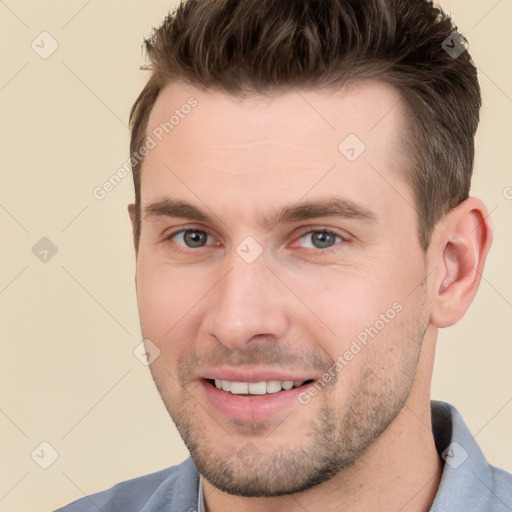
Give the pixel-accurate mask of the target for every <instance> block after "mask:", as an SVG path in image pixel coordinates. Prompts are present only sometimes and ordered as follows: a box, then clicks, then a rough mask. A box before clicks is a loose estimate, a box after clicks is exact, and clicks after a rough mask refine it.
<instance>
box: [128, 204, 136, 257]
mask: <svg viewBox="0 0 512 512" xmlns="http://www.w3.org/2000/svg"><path fill="white" fill-rule="evenodd" d="M128 215H129V216H130V221H131V223H132V234H133V245H134V247H135V255H137V252H138V249H139V248H138V243H137V210H136V206H135V205H134V204H129V205H128Z"/></svg>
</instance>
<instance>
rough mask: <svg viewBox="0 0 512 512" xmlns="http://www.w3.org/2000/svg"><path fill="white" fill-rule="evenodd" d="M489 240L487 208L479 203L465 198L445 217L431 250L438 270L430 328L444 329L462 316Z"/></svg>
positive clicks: (490, 236) (467, 304) (474, 285)
mask: <svg viewBox="0 0 512 512" xmlns="http://www.w3.org/2000/svg"><path fill="white" fill-rule="evenodd" d="M491 241H492V231H491V225H490V222H489V218H488V213H487V209H486V208H485V206H484V204H483V203H482V202H481V201H480V200H478V199H476V198H469V199H467V200H466V201H464V202H463V203H461V204H460V205H459V206H457V207H456V208H454V209H453V210H451V211H450V212H449V213H448V214H447V215H446V220H445V221H443V226H442V227H441V228H440V229H439V230H438V232H437V233H436V240H435V242H434V244H433V246H432V247H431V249H432V250H433V251H436V252H437V258H436V257H435V256H434V259H437V261H436V262H432V263H434V264H435V265H436V266H437V267H438V268H439V272H436V276H437V284H436V285H435V288H434V296H433V301H432V310H431V323H432V325H434V326H435V327H439V328H440V327H448V326H450V325H453V324H455V323H456V322H458V321H459V320H460V319H461V318H462V317H463V316H464V314H465V312H466V311H467V309H468V308H469V306H470V304H471V302H472V300H473V298H474V296H475V294H476V291H477V289H478V285H479V283H480V278H481V275H482V272H483V269H484V264H485V259H486V256H487V253H488V251H489V248H490V246H491Z"/></svg>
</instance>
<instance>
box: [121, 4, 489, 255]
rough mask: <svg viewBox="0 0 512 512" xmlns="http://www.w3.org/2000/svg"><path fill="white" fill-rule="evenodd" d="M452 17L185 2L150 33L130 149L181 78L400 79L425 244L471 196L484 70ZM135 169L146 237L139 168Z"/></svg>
mask: <svg viewBox="0 0 512 512" xmlns="http://www.w3.org/2000/svg"><path fill="white" fill-rule="evenodd" d="M461 42H464V43H465V40H464V39H463V38H462V36H460V35H459V34H458V33H457V32H456V26H455V25H454V24H453V22H452V20H451V19H450V18H449V17H448V16H447V15H446V14H445V13H444V12H443V11H442V10H441V9H440V8H439V7H434V6H433V4H432V2H430V1H427V0H288V1H286V2H285V1H282V0H188V1H182V2H181V3H180V5H179V6H178V7H177V8H176V9H175V10H174V11H173V12H171V13H170V14H169V15H168V16H167V17H166V18H165V20H164V22H163V24H162V25H161V26H160V28H158V29H154V32H153V35H152V36H151V37H150V38H149V39H146V40H145V47H146V51H147V54H148V57H149V60H150V64H149V66H146V67H143V69H149V70H151V77H150V78H149V80H148V82H147V84H146V86H145V87H144V89H143V90H142V92H141V93H140V95H139V97H138V98H137V100H136V101H135V103H134V105H133V107H132V110H131V113H130V127H131V143H130V151H131V153H132V154H133V153H134V152H137V151H138V149H139V148H140V147H142V145H143V144H144V140H145V137H146V130H147V124H148V118H149V114H150V111H151V109H152V107H153V105H154V103H155V101H156V98H157V96H158V94H159V92H160V90H161V89H162V88H163V86H165V85H167V84H169V83H172V82H185V83H188V84H191V85H193V86H195V87H197V88H200V89H203V90H205V89H214V90H220V91H224V92H226V93H227V94H231V95H236V96H244V95H258V94H270V93H272V92H273V91H282V90H283V89H287V88H292V87H302V88H329V89H332V88H341V87H342V86H343V85H346V84H348V83H353V82H355V81H359V80H365V79H377V80H382V81H385V82H387V83H389V84H391V85H393V86H394V87H395V88H396V89H397V90H398V91H399V92H400V94H401V98H402V100H403V102H404V104H405V112H406V113H407V116H406V117H407V118H406V119H405V123H406V125H407V126H406V129H405V130H404V133H405V134H406V135H405V138H406V141H405V142H406V144H403V145H402V146H403V150H404V151H405V153H406V155H407V156H408V161H409V163H410V168H411V169H410V170H408V171H407V172H406V173H405V177H406V179H408V181H409V183H410V185H411V187H412V189H413V192H414V196H415V200H416V205H415V207H416V210H417V213H418V233H419V239H420V243H421V245H422V247H423V249H424V250H426V249H427V248H428V246H429V241H430V237H431V233H432V230H433V228H434V226H435V224H436V223H437V221H438V220H439V219H440V217H441V216H442V215H443V213H445V212H446V211H448V210H450V209H451V208H453V207H455V206H457V205H458V204H459V203H460V202H462V201H464V200H465V199H467V198H468V196H469V189H470V184H471V175H472V170H473V160H474V135H475V132H476V129H477V126H478V121H479V110H480V105H481V98H480V87H479V84H478V79H477V71H476V68H475V66H474V65H473V62H472V60H471V58H470V56H469V54H468V52H467V51H462V53H460V52H457V53H460V55H457V54H454V53H453V52H449V51H447V50H449V49H450V48H456V49H457V47H459V49H461V50H463V49H464V47H462V48H461V47H460V45H461ZM142 163H143V161H142V160H140V161H139V160H137V161H136V162H135V164H134V165H133V168H132V170H133V179H134V185H135V206H136V212H137V214H136V215H137V230H136V233H135V238H136V245H137V246H138V239H139V236H140V174H141V170H142Z"/></svg>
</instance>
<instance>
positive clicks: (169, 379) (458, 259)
mask: <svg viewBox="0 0 512 512" xmlns="http://www.w3.org/2000/svg"><path fill="white" fill-rule="evenodd" d="M190 96H193V97H194V98H196V100H197V102H198V104H197V107H195V109H194V110H192V112H191V113H190V114H189V115H187V116H186V117H185V118H184V119H182V120H181V121H180V123H179V124H178V125H176V126H175V127H174V129H173V130H172V132H170V133H169V134H168V135H166V136H165V137H164V138H163V139H162V141H161V142H159V143H158V144H157V146H156V147H155V148H154V149H152V150H151V151H150V152H149V154H148V155H147V156H146V158H145V161H144V165H143V171H142V180H141V206H142V222H141V237H140V241H139V244H138V246H136V250H137V266H136V286H137V299H138V305H139V313H140V320H141V328H142V333H143V336H144V338H145V339H149V340H151V342H152V343H153V344H154V345H156V346H157V347H158V349H159V350H160V354H159V356H158V357H157V358H156V359H155V361H154V362H153V363H152V364H151V366H150V368H151V372H152V375H153V378H154V380H155V383H156V385H157V388H158V390H159V392H160V394H161V396H162V399H163V401H164V403H165V405H166V407H167V409H168V411H169V413H170V414H171V416H172V418H173V420H174V422H175V423H176V424H177V427H178V429H179V430H180V433H181V435H182V437H183V438H184V440H185V442H186V444H187V446H188V447H189V449H190V451H191V454H192V457H193V459H194V461H195V463H196V465H197V466H198V469H199V470H200V472H201V473H202V475H203V476H202V480H203V485H204V491H205V502H206V507H207V509H208V511H210V512H217V511H222V510H240V511H260V510H261V511H267V512H268V511H280V510H287V511H295V510H304V509H306V510H324V511H330V510H338V511H339V510H351V511H359V510H361V511H363V510H364V511H368V510H383V509H386V510H401V511H422V510H429V508H430V506H431V504H432V501H433V499H434V497H435V493H436V491H437V487H438V485H439V481H440V478H441V473H442V460H441V459H440V457H439V455H438V454H437V452H436V449H435V445H434V440H433V437H432V431H431V418H430V405H429V400H430V398H429V390H430V381H431V375H432V367H433V361H434V352H435V343H436V339H437V331H438V328H440V327H445V326H448V325H452V324H453V323H455V322H457V321H458V320H459V319H460V318H461V317H462V316H463V314H464V313H465V311H466V309H467V308H468V306H469V304H470V303H471V300H472V299H473V297H474V294H475V293H476V290H477V287H478V283H479V277H480V274H481V273H482V271H483V265H484V261H485V257H486V254H487V251H488V249H489V246H490V243H491V231H490V225H489V221H488V217H487V212H486V209H485V207H484V205H483V204H482V203H481V202H480V201H479V200H477V199H474V198H470V199H468V200H467V201H465V202H464V203H462V204H461V205H459V206H458V207H457V208H455V209H453V210H451V211H450V212H449V213H447V214H446V215H445V216H444V217H443V218H442V219H441V220H440V221H439V223H438V224H437V226H436V228H435V230H434V233H433V236H432V241H431V244H430V247H429V250H428V252H427V253H426V254H425V253H424V252H423V250H422V249H421V247H420V243H419V239H418V229H417V216H416V210H415V209H414V207H413V205H414V199H413V193H412V190H411V189H410V187H409V186H408V185H407V183H406V181H405V179H404V178H403V172H406V168H407V165H408V163H407V162H406V160H405V159H404V157H403V156H402V154H401V152H400V140H401V132H400V129H401V126H402V119H403V116H404V112H403V111H402V110H401V104H400V102H399V99H400V98H399V95H398V93H397V92H396V91H395V90H394V89H393V88H392V87H390V86H388V85H386V84H383V83H380V82H365V83H359V84H356V85H355V86H352V87H350V88H343V89H341V90H338V91H336V92H327V91H320V90H308V91H306V90H302V91H293V90H291V91H283V92H280V93H279V94H276V95H273V96H271V97H266V98H263V97H256V96H251V97H247V98H244V99H240V98H238V99H235V98H232V97H229V96H228V95H226V94H224V93H222V92H214V91H200V90H198V89H195V88H193V87H192V86H188V85H183V84H170V85H168V86H166V87H165V88H164V89H163V90H162V92H161V94H160V95H159V97H158V99H157V102H156V104H155V106H154V108H153V110H152V112H151V115H150V120H149V124H148V134H149V133H151V131H152V130H153V129H154V128H155V127H157V126H158V125H159V124H160V123H162V122H165V121H166V120H168V119H169V116H170V115H171V114H172V113H173V111H174V110H175V109H176V108H179V107H180V105H183V104H184V103H186V101H187V99H188V98H189V97H190ZM350 133H352V134H356V135H357V137H358V138H359V139H360V140H362V141H363V142H364V144H365V145H366V150H365V151H364V152H363V153H362V154H361V155H360V156H359V157H358V158H357V159H356V160H355V161H353V162H351V161H349V160H347V158H345V156H344V155H343V154H342V153H341V152H340V151H339V150H338V145H339V144H340V142H341V141H342V140H343V139H344V138H345V137H346V136H347V135H348V134H350ZM333 196H337V197H338V198H342V199H343V200H345V201H350V202H351V205H356V206H357V207H359V208H360V209H364V211H365V212H366V213H368V214H370V216H371V217H372V218H363V217H354V216H347V215H342V216H339V215H338V216H327V215H320V216H315V217H311V218H302V219H299V220H293V219H292V220H290V219H288V220H286V221H280V222H275V221H276V220H277V219H275V218H274V221H271V218H272V215H273V214H274V213H275V212H276V211H279V210H281V209H283V208H285V207H290V206H296V205H298V204H302V203H305V202H310V203H318V202H319V201H321V200H325V199H326V198H332V197H333ZM163 199H169V200H173V201H181V202H186V203H188V204H191V205H193V206H195V207H196V208H198V209H199V210H201V211H203V212H204V213H206V214H208V215H209V216H210V217H211V219H210V220H208V221H201V222H199V221H197V220H194V219H191V218H189V216H188V215H186V212H182V213H180V215H181V216H180V217H175V216H171V215H149V209H148V207H149V206H150V205H151V204H155V203H157V202H159V201H162V200H163ZM129 212H130V217H131V220H132V223H133V224H134V223H135V216H134V205H130V206H129ZM264 219H267V221H269V222H266V223H265V222H263V220H264ZM134 227H135V224H134ZM180 229H181V230H183V229H196V230H202V231H203V232H204V233H207V234H208V237H206V234H204V235H203V238H202V239H203V240H206V244H207V245H203V246H195V247H187V244H186V241H187V240H189V241H190V238H187V239H185V238H184V237H183V233H182V234H178V235H173V233H176V232H178V231H180ZM312 230H314V231H315V233H316V235H311V231H312ZM325 230H328V231H331V232H332V233H334V234H335V236H334V237H333V238H329V236H328V235H327V236H326V235H325ZM308 233H309V234H308ZM322 233H324V235H323V236H324V237H325V236H326V239H327V241H330V242H329V243H331V245H330V246H329V244H326V245H327V246H325V245H324V246H322V247H320V248H318V245H316V246H315V243H317V242H318V239H317V238H315V237H318V236H319V234H320V237H321V236H322ZM188 234H189V235H190V231H189V232H188ZM248 236H250V237H252V238H253V239H254V240H256V241H257V244H258V245H259V247H260V248H261V249H262V253H261V255H260V256H259V257H258V258H257V259H256V260H255V261H254V262H252V263H248V262H247V261H245V260H244V259H243V258H242V257H241V256H240V254H242V253H240V252H237V247H238V246H239V244H240V243H241V242H243V241H244V240H245V239H246V237H248ZM241 247H245V248H246V249H247V247H248V246H244V245H243V244H242V246H241ZM250 250H251V251H252V250H254V249H250ZM393 304H395V305H396V304H398V305H399V306H400V308H401V309H400V312H399V313H397V314H396V315H395V316H394V318H393V319H391V320H389V319H388V320H389V321H388V322H386V323H385V325H384V327H383V328H382V329H380V328H379V330H378V333H377V335H375V336H374V337H373V338H371V339H369V341H368V343H367V344H366V345H365V346H364V347H362V349H361V350H360V351H359V352H358V353H357V354H356V355H355V356H354V357H353V358H351V360H350V361H348V362H347V364H346V365H344V366H343V368H342V369H341V370H340V371H336V372H335V378H334V379H333V381H332V382H330V383H329V385H328V386H325V387H324V388H322V389H321V390H320V391H319V392H318V393H317V394H316V396H314V397H312V398H311V400H310V401H309V402H308V403H307V404H306V405H304V404H302V403H300V402H299V400H294V401H293V402H292V403H290V404H287V405H286V406H285V407H283V408H282V409H280V410H278V411H277V412H276V413H274V414H271V415H270V416H269V417H265V418H263V419H262V418H261V417H260V416H258V414H259V413H257V412H255V413H254V415H253V419H252V420H251V419H244V420H236V419H233V418H230V417H226V416H225V415H224V414H222V413H221V412H219V410H218V409H217V408H216V407H215V406H214V405H212V403H211V401H210V400H209V399H208V397H207V395H206V393H205V391H204V381H203V380H202V377H204V376H205V375H206V374H208V372H211V371H216V370H219V369H220V371H222V370H225V369H226V368H228V369H235V370H236V371H238V372H242V373H244V372H246V373H247V375H251V372H254V371H259V372H260V373H261V372H265V371H270V370H274V371H275V370H279V371H283V372H288V373H293V374H294V375H297V376H298V375H300V376H307V377H308V378H311V379H312V380H313V381H317V380H319V379H321V378H322V374H323V373H324V372H325V371H326V370H327V369H328V368H332V367H333V364H334V363H335V361H336V360H339V359H337V358H338V357H339V356H343V354H345V353H346V352H347V350H349V349H350V347H351V343H352V342H353V340H354V339H356V337H357V336H358V334H360V333H361V332H363V331H364V329H365V328H367V327H368V326H373V325H376V321H377V320H379V318H382V317H381V316H380V315H382V314H385V312H386V311H388V310H389V309H390V308H392V305H393ZM236 380H241V379H236ZM306 389H307V386H306ZM247 454H249V457H247V456H246V455H247ZM235 494H237V495H235Z"/></svg>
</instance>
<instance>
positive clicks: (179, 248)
mask: <svg viewBox="0 0 512 512" xmlns="http://www.w3.org/2000/svg"><path fill="white" fill-rule="evenodd" d="M187 231H199V232H202V233H205V234H206V235H207V236H208V237H212V238H215V237H213V236H212V235H211V234H210V233H209V232H208V231H207V230H206V229H204V228H198V227H197V226H191V227H185V228H181V229H179V230H177V231H173V232H172V233H170V234H169V235H167V236H166V237H165V238H164V240H163V241H164V242H165V241H172V239H173V238H174V237H176V236H177V235H179V234H181V233H185V232H187ZM313 233H325V234H328V235H333V236H334V237H336V238H339V239H340V241H338V242H335V243H334V245H332V246H330V247H327V248H325V249H317V248H312V247H306V248H305V247H302V249H306V250H307V251H309V252H313V253H316V254H319V255H321V254H328V253H330V252H331V251H333V250H336V248H337V246H339V245H340V244H341V243H342V242H348V241H349V240H348V238H347V237H345V236H343V235H341V234H340V233H337V232H335V231H332V230H330V229H310V230H308V231H305V232H304V233H302V234H301V235H300V236H298V237H297V238H295V242H297V241H299V240H301V239H302V238H304V237H305V236H308V235H311V234H313ZM295 242H294V243H295ZM174 245H175V247H176V251H178V252H182V253H189V251H194V250H196V249H194V248H193V247H188V248H185V247H184V246H182V245H179V244H176V243H175V244H174ZM204 247H214V245H206V246H201V247H198V248H197V249H202V248H204Z"/></svg>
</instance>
